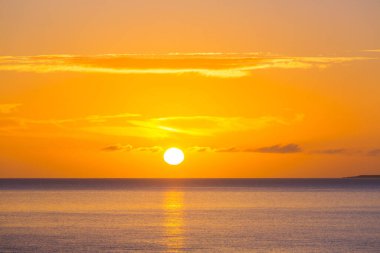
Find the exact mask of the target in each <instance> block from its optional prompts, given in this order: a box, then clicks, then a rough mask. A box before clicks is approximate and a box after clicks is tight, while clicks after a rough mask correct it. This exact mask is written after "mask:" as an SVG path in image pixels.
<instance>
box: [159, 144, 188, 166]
mask: <svg viewBox="0 0 380 253" xmlns="http://www.w3.org/2000/svg"><path fill="white" fill-rule="evenodd" d="M184 159H185V155H184V153H183V151H182V150H180V149H179V148H169V149H167V150H166V151H165V153H164V160H165V162H166V163H168V164H170V165H178V164H180V163H182V162H183V160H184Z"/></svg>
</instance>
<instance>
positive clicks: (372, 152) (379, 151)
mask: <svg viewBox="0 0 380 253" xmlns="http://www.w3.org/2000/svg"><path fill="white" fill-rule="evenodd" d="M367 155H369V156H380V148H376V149H371V150H369V151H368V153H367Z"/></svg>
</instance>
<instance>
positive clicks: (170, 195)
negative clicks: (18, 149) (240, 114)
mask: <svg viewBox="0 0 380 253" xmlns="http://www.w3.org/2000/svg"><path fill="white" fill-rule="evenodd" d="M0 252H380V180H379V179H183V180H180V179H172V180H169V179H99V180H94V179H88V180H85V179H61V180H58V179H49V180H41V179H34V180H21V179H18V180H10V179H0Z"/></svg>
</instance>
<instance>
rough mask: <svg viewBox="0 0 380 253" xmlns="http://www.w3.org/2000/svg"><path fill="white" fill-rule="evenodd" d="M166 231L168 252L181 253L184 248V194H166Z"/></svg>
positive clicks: (176, 192) (172, 192)
mask: <svg viewBox="0 0 380 253" xmlns="http://www.w3.org/2000/svg"><path fill="white" fill-rule="evenodd" d="M163 208H164V212H165V220H164V231H165V237H166V248H167V250H168V252H181V251H182V249H183V246H184V220H183V208H184V205H183V192H179V191H168V192H165V193H164V206H163Z"/></svg>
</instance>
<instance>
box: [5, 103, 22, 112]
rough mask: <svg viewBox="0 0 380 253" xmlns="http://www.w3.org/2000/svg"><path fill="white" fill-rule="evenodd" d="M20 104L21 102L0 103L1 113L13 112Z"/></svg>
mask: <svg viewBox="0 0 380 253" xmlns="http://www.w3.org/2000/svg"><path fill="white" fill-rule="evenodd" d="M20 106H21V104H0V113H1V114H9V113H13V112H15V111H16V110H17V108H18V107H20Z"/></svg>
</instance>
